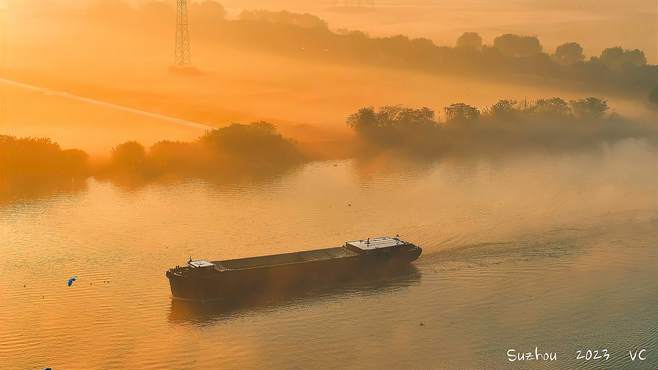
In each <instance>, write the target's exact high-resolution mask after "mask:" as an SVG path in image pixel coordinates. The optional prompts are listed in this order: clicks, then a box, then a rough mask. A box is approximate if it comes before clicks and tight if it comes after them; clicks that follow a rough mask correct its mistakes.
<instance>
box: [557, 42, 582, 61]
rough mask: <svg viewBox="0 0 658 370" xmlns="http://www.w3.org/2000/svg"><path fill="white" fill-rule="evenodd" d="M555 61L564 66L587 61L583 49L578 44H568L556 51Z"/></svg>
mask: <svg viewBox="0 0 658 370" xmlns="http://www.w3.org/2000/svg"><path fill="white" fill-rule="evenodd" d="M553 59H554V60H555V61H556V62H557V63H559V64H562V65H570V64H575V63H578V62H581V61H583V60H584V59H585V55H584V54H583V48H582V46H580V45H579V44H578V43H576V42H567V43H564V44H562V45H560V46H558V47H557V48H556V49H555V54H553Z"/></svg>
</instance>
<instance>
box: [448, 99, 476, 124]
mask: <svg viewBox="0 0 658 370" xmlns="http://www.w3.org/2000/svg"><path fill="white" fill-rule="evenodd" d="M443 110H444V111H445V113H446V121H447V122H470V121H475V120H477V119H478V118H480V110H479V109H477V108H476V107H474V106H471V105H468V104H464V103H455V104H451V105H449V106H447V107H445V108H443Z"/></svg>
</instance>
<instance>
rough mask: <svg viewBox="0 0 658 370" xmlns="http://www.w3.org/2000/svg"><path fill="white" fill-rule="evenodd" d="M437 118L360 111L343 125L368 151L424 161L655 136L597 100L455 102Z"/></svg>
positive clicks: (392, 110) (409, 111)
mask: <svg viewBox="0 0 658 370" xmlns="http://www.w3.org/2000/svg"><path fill="white" fill-rule="evenodd" d="M442 113H443V117H444V119H443V120H440V119H438V118H437V114H436V113H435V111H433V110H432V109H430V108H427V107H420V108H412V107H405V106H401V105H393V106H383V107H380V108H379V109H375V108H374V107H364V108H361V109H359V110H358V111H357V112H355V113H353V114H352V115H350V116H349V117H348V118H347V124H348V125H349V126H350V127H351V128H352V129H353V130H354V132H355V133H356V134H357V136H358V137H359V138H360V139H361V140H362V142H363V143H364V148H365V149H367V150H373V149H374V150H390V149H393V150H402V151H404V152H407V153H410V154H417V155H429V156H437V155H446V154H465V153H471V154H473V153H475V154H486V153H491V152H512V151H516V150H532V149H580V148H585V147H590V146H592V145H599V144H602V143H609V142H614V141H617V140H621V139H626V138H646V137H654V138H655V137H656V135H657V133H658V130H657V129H656V127H655V126H652V125H650V124H646V123H641V122H635V121H631V120H628V119H625V118H623V117H621V116H619V115H618V114H616V113H611V112H610V107H609V106H608V103H607V101H605V100H603V99H599V98H596V97H588V98H584V99H577V100H571V101H566V100H564V99H562V98H558V97H553V98H546V99H538V100H535V101H532V102H527V101H523V102H519V101H515V100H500V101H498V102H497V103H495V104H493V105H491V106H488V107H485V108H484V109H479V108H478V107H475V106H472V105H468V104H465V103H455V104H451V105H449V106H447V107H445V108H444V109H443V112H442Z"/></svg>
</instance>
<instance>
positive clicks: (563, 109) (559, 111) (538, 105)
mask: <svg viewBox="0 0 658 370" xmlns="http://www.w3.org/2000/svg"><path fill="white" fill-rule="evenodd" d="M532 111H533V112H534V113H537V114H540V115H542V116H547V117H567V116H570V115H571V108H570V107H569V104H568V103H567V102H566V101H564V100H563V99H562V98H550V99H539V100H537V101H536V102H535V104H534V106H533V107H532Z"/></svg>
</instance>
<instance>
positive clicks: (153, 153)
mask: <svg viewBox="0 0 658 370" xmlns="http://www.w3.org/2000/svg"><path fill="white" fill-rule="evenodd" d="M443 116H444V117H445V118H444V119H443V120H438V119H437V118H436V114H435V112H434V111H432V110H431V109H429V108H426V107H420V108H409V107H404V106H400V105H397V106H384V107H381V108H379V109H375V108H373V107H364V108H361V109H359V110H358V111H357V112H355V113H353V114H352V115H350V116H349V117H348V118H347V122H346V123H347V124H348V125H349V127H351V128H352V130H353V132H354V135H355V139H354V141H353V142H346V143H338V144H337V145H345V146H353V147H354V148H356V149H355V150H353V152H352V153H353V154H352V157H356V158H361V157H364V158H367V157H369V156H376V155H378V154H382V153H384V152H386V153H387V154H390V155H392V156H394V157H399V158H403V159H411V160H424V161H428V160H429V161H431V160H439V159H441V158H445V157H459V156H480V157H483V158H486V157H490V156H491V157H493V156H497V155H500V154H512V155H514V154H517V153H519V152H528V151H549V152H560V151H575V150H581V149H587V148H596V147H598V146H601V145H604V144H609V143H614V142H616V141H619V140H623V139H629V138H637V139H652V138H656V137H658V128H657V127H656V126H655V125H651V124H649V123H644V122H638V121H633V120H629V119H627V118H624V117H622V116H620V115H618V114H616V113H611V112H610V108H609V106H608V104H607V102H606V101H605V100H602V99H598V98H594V97H589V98H585V99H580V100H572V101H569V102H567V101H565V100H563V99H561V98H549V99H539V100H537V101H534V102H517V101H513V100H500V101H499V102H498V103H496V104H494V105H492V106H490V107H486V108H484V109H482V110H480V109H479V108H477V107H474V106H470V105H467V104H464V103H456V104H452V105H450V106H447V107H445V108H444V112H443ZM301 144H302V143H298V142H296V141H293V140H292V139H289V138H286V137H284V136H282V135H281V134H280V133H279V132H278V131H277V130H276V127H275V126H274V125H272V124H270V123H267V122H254V123H251V124H239V123H234V124H231V125H229V126H227V127H223V128H219V129H215V130H212V131H208V132H206V133H205V134H204V135H202V136H201V137H200V138H199V139H197V140H196V141H192V142H182V141H160V142H157V143H155V144H154V145H152V146H151V147H150V148H148V149H147V148H145V147H144V146H143V145H142V144H140V143H138V142H135V141H129V142H125V143H122V144H119V145H117V146H116V147H114V149H113V150H112V152H111V153H110V156H109V158H106V159H93V160H92V159H90V157H89V155H87V153H85V152H84V151H82V150H78V149H67V150H62V149H61V148H60V146H59V145H58V144H57V143H55V142H53V141H52V140H51V139H48V138H15V137H11V136H0V194H4V196H3V197H0V199H1V198H12V197H22V196H30V195H38V194H42V193H49V192H53V191H57V190H61V189H64V190H68V189H79V188H81V187H84V184H85V181H86V179H87V178H89V177H94V178H96V179H99V180H102V181H112V182H113V183H116V184H119V185H125V186H129V187H131V186H139V185H143V184H146V183H149V182H152V181H155V180H161V179H177V178H199V179H204V180H208V181H211V182H217V183H222V182H235V181H240V180H251V179H259V178H270V177H273V176H277V175H281V174H283V173H285V172H286V171H289V170H292V169H294V168H296V167H298V166H300V165H302V164H304V163H307V162H310V161H320V160H327V159H332V158H326V157H324V158H321V157H317V156H314V155H312V154H308V153H305V152H304V150H303V149H302V145H301Z"/></svg>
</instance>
